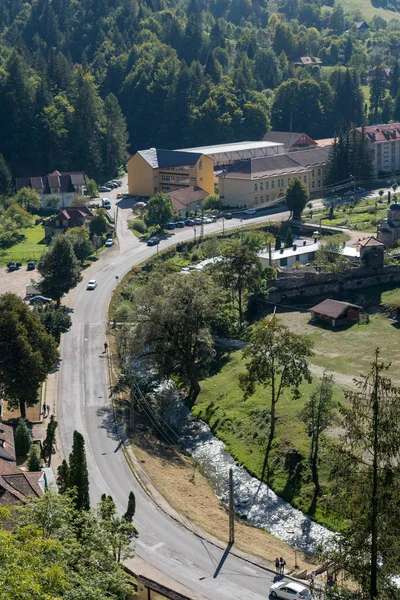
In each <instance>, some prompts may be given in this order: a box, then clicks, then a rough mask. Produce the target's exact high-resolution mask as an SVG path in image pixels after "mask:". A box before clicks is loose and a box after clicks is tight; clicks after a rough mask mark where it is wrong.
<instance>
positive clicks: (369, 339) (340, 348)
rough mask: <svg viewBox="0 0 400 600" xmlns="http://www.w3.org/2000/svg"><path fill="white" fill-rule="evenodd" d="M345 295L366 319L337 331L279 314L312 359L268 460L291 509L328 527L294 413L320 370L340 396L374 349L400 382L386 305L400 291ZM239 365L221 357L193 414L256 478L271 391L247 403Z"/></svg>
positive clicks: (285, 402)
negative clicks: (308, 377)
mask: <svg viewBox="0 0 400 600" xmlns="http://www.w3.org/2000/svg"><path fill="white" fill-rule="evenodd" d="M348 299H349V300H351V301H353V302H357V303H359V304H361V305H365V306H366V305H368V306H369V308H368V310H369V314H370V320H369V323H362V324H360V325H353V326H351V327H348V328H340V329H339V328H338V329H337V330H334V329H331V328H330V327H328V326H324V325H323V324H322V325H319V324H312V323H310V322H309V317H310V315H309V313H308V312H306V311H298V310H289V311H285V312H281V313H280V314H279V313H278V316H279V318H280V319H281V320H282V322H283V323H285V324H286V325H287V326H288V327H289V328H290V330H291V331H293V332H295V333H300V334H303V335H306V336H309V337H310V338H311V340H312V341H313V343H314V356H313V357H311V359H310V365H311V371H312V372H313V383H312V384H303V385H302V386H301V387H300V392H301V395H302V396H301V398H300V399H299V400H292V399H291V395H290V393H289V392H286V393H285V396H284V398H282V400H281V401H280V402H279V403H278V405H277V414H278V421H277V434H276V440H275V443H274V447H273V450H272V454H271V459H270V465H271V471H272V477H271V485H272V488H273V489H274V491H275V492H276V493H278V494H279V495H280V496H282V497H283V498H285V499H286V500H287V501H289V502H291V503H292V504H293V505H294V506H295V507H296V508H299V509H301V510H303V511H305V512H308V513H310V514H312V515H313V516H314V517H315V518H316V519H317V520H319V521H320V522H323V523H325V524H327V525H328V526H331V527H335V526H336V527H337V526H338V524H337V523H334V522H332V520H331V519H332V517H331V515H329V513H328V512H327V511H325V507H324V498H319V499H318V502H317V504H316V506H315V505H314V504H313V491H314V486H313V483H312V479H311V473H310V469H309V466H308V461H307V457H308V455H309V450H310V440H309V438H308V436H307V434H306V431H305V428H304V425H303V424H302V422H301V421H300V419H299V411H300V410H301V408H302V407H303V405H304V402H305V401H306V399H307V398H308V397H309V396H310V393H311V392H312V391H313V390H314V389H315V387H316V386H317V385H318V382H319V377H320V376H321V375H322V373H323V371H324V370H325V369H328V370H330V371H332V372H333V374H334V380H335V388H334V397H335V399H336V400H337V401H344V389H346V388H349V386H351V385H352V381H353V378H354V377H359V376H360V375H362V374H366V373H367V372H368V371H369V368H370V363H371V361H372V360H373V354H374V350H375V348H377V347H380V349H381V357H382V359H383V360H384V361H387V362H390V363H391V367H390V370H389V376H390V377H392V379H393V381H394V382H395V383H397V384H398V385H400V375H399V373H400V331H399V328H398V327H397V324H396V323H394V322H393V321H392V320H390V319H389V318H388V314H389V311H390V308H391V307H392V306H396V305H397V304H400V288H393V289H390V288H389V287H388V286H386V288H384V287H382V288H379V287H375V288H370V289H366V290H360V292H358V293H357V294H354V295H353V297H349V298H348ZM282 310H283V309H282ZM244 368H245V367H244V361H243V360H242V354H241V352H240V351H236V352H232V353H230V354H225V355H223V356H221V357H220V358H219V362H218V364H217V366H216V369H215V371H216V373H215V374H213V375H212V376H211V377H209V378H207V379H205V380H204V381H202V382H201V392H200V395H199V397H198V399H197V401H196V404H195V406H194V408H193V413H194V414H195V415H196V416H198V417H200V418H202V419H204V420H205V421H207V422H208V423H209V424H210V426H211V428H212V430H213V431H214V433H215V434H216V435H217V436H218V437H219V438H220V439H221V440H222V441H224V442H225V444H226V446H227V450H228V451H229V452H230V453H231V454H232V455H233V456H234V458H235V459H236V460H237V461H238V462H239V463H240V464H242V465H244V466H245V467H246V469H247V470H248V471H249V472H250V473H252V474H253V475H255V476H256V477H260V476H261V472H262V465H263V460H264V453H265V448H266V445H267V435H268V427H269V425H268V416H269V410H268V408H269V402H270V392H269V389H268V388H267V389H262V388H258V389H257V391H256V393H255V394H254V396H252V397H251V398H249V399H248V400H244V397H243V392H242V390H241V389H240V387H239V380H238V376H239V373H241V372H243V371H244ZM335 432H336V429H335V428H334V429H333V430H332V431H331V434H332V435H336V433H335ZM296 460H297V461H298V462H297V466H296ZM293 461H295V465H294V467H293ZM290 465H291V467H290ZM326 475H327V472H326V466H324V463H323V461H322V463H321V472H320V478H321V482H322V483H325V484H326Z"/></svg>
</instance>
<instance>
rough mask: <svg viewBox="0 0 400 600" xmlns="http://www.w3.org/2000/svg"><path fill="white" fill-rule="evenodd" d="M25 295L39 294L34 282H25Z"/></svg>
mask: <svg viewBox="0 0 400 600" xmlns="http://www.w3.org/2000/svg"><path fill="white" fill-rule="evenodd" d="M25 296H40V290H38V288H37V287H35V284H34V283H27V284H26V286H25Z"/></svg>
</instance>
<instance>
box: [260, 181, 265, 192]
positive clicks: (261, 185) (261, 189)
mask: <svg viewBox="0 0 400 600" xmlns="http://www.w3.org/2000/svg"><path fill="white" fill-rule="evenodd" d="M263 191H264V184H263V182H262V181H261V182H260V192H263Z"/></svg>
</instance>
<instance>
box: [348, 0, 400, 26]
mask: <svg viewBox="0 0 400 600" xmlns="http://www.w3.org/2000/svg"><path fill="white" fill-rule="evenodd" d="M339 4H341V5H342V6H343V8H344V10H345V12H347V13H349V14H350V15H351V14H353V13H354V12H355V11H356V10H359V11H361V13H362V15H363V18H364V19H366V20H367V21H370V20H371V19H372V17H373V16H374V15H378V16H379V17H382V18H383V19H386V21H390V19H399V18H400V14H399V13H397V12H394V11H392V10H386V9H385V8H380V7H377V8H375V7H374V6H373V5H372V3H371V2H370V1H369V0H339Z"/></svg>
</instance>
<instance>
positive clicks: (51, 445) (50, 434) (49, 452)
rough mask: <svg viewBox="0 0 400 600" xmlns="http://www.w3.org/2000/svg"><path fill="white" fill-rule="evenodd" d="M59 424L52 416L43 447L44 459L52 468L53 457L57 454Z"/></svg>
mask: <svg viewBox="0 0 400 600" xmlns="http://www.w3.org/2000/svg"><path fill="white" fill-rule="evenodd" d="M57 426H58V423H57V421H56V420H55V418H54V415H51V417H50V421H49V423H48V425H47V430H46V437H45V440H44V442H43V446H42V458H43V460H44V461H46V462H47V466H48V467H50V466H51V457H52V456H53V454H55V445H56V429H57Z"/></svg>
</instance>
